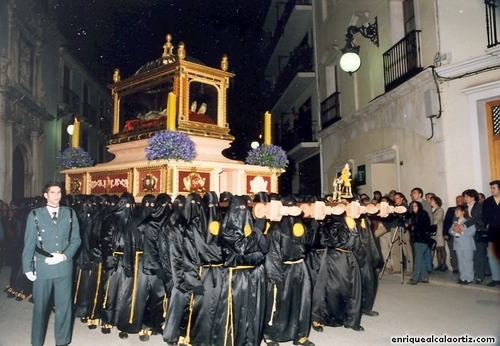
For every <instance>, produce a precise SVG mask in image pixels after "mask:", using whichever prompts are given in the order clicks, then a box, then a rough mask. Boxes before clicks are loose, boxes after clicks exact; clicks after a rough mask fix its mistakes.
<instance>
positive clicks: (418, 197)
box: [411, 187, 435, 272]
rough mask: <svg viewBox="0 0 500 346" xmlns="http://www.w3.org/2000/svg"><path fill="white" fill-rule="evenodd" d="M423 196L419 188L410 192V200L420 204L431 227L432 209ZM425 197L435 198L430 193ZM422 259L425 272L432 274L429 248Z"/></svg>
mask: <svg viewBox="0 0 500 346" xmlns="http://www.w3.org/2000/svg"><path fill="white" fill-rule="evenodd" d="M423 196H424V192H423V191H422V189H421V188H419V187H415V188H413V190H411V200H412V201H416V202H420V204H422V208H424V210H425V211H426V212H427V215H428V216H429V219H430V221H431V225H432V224H433V222H434V221H433V217H434V216H433V214H432V207H431V205H430V204H429V202H427V200H426V199H424V198H423ZM425 196H429V197H428V198H430V197H431V196H435V194H434V193H432V192H428V193H426V194H425ZM424 259H425V265H426V267H427V271H428V272H432V270H433V269H434V268H433V266H432V258H431V248H430V247H427V250H426V252H425V255H424Z"/></svg>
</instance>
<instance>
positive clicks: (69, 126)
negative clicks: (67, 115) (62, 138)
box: [66, 124, 75, 136]
mask: <svg viewBox="0 0 500 346" xmlns="http://www.w3.org/2000/svg"><path fill="white" fill-rule="evenodd" d="M74 130H75V126H74V125H73V124H71V125H68V127H67V128H66V131H68V134H69V135H70V136H73V131H74Z"/></svg>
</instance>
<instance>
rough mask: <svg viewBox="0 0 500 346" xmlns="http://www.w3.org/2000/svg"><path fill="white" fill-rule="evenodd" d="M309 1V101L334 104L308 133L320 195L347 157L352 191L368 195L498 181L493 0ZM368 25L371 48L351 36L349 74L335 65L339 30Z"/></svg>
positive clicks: (449, 198) (447, 197) (499, 96)
mask: <svg viewBox="0 0 500 346" xmlns="http://www.w3.org/2000/svg"><path fill="white" fill-rule="evenodd" d="M497 2H498V1H497ZM497 5H498V4H497ZM313 6H314V11H313V12H314V21H313V22H314V23H313V26H314V30H315V35H314V36H315V37H316V42H315V48H316V54H317V90H318V95H319V96H318V100H319V102H320V105H321V103H322V102H324V100H327V99H328V98H331V96H332V95H334V94H335V95H337V99H338V104H337V106H336V107H337V109H339V110H340V111H339V117H338V118H337V119H336V121H335V122H334V123H333V124H328V123H324V124H325V125H326V126H321V128H320V130H319V131H318V133H317V138H318V140H319V144H320V153H321V154H320V155H321V179H322V184H321V185H322V194H324V195H326V194H329V193H331V192H332V187H333V186H332V181H333V179H334V178H335V177H336V176H337V175H338V173H339V172H340V171H341V169H342V167H343V166H344V165H345V163H349V165H350V167H351V170H352V172H353V178H356V179H357V183H358V191H359V192H361V193H367V194H368V195H370V196H371V194H372V193H373V191H375V190H380V191H382V193H383V194H385V193H388V192H389V191H390V190H392V189H394V190H397V191H401V192H403V193H404V194H405V195H407V196H408V197H409V193H410V190H411V189H412V188H413V187H417V186H418V187H421V188H422V189H423V190H424V193H425V192H434V193H436V195H438V196H440V197H442V199H443V201H444V203H445V204H446V205H450V204H453V203H454V199H455V196H456V195H458V194H460V193H461V192H462V191H463V190H465V189H467V188H474V189H476V190H478V191H479V192H484V193H485V194H486V195H487V196H488V194H489V184H488V183H489V182H490V181H491V180H494V179H500V162H499V161H500V144H499V143H500V115H499V113H500V109H499V108H498V107H499V105H500V82H499V79H500V69H499V68H500V60H499V57H498V51H499V49H498V47H497V43H498V42H496V33H495V32H494V31H495V30H496V27H494V25H493V24H492V23H495V19H496V18H497V14H498V11H496V10H495V7H494V6H495V1H494V0H489V1H486V2H485V1H483V0H454V1H449V0H419V1H413V0H365V1H362V0H360V1H350V0H335V1H331V0H315V1H313ZM375 22H376V23H377V25H378V46H377V45H376V44H373V43H374V42H373V41H372V42H371V40H370V39H367V38H365V37H363V36H364V35H363V34H362V33H359V34H357V35H354V41H353V42H354V44H355V45H357V46H360V51H359V56H360V58H361V61H362V63H361V66H360V68H359V70H357V71H356V72H354V73H352V74H348V73H346V72H344V71H342V70H341V68H340V65H339V61H340V58H341V57H342V54H343V53H342V49H343V48H344V46H345V42H346V41H345V40H346V31H347V28H348V27H350V26H354V27H357V28H359V27H361V26H365V27H367V26H368V24H374V23H375ZM466 23H467V24H466ZM487 23H488V24H487ZM318 109H321V107H318ZM322 116H323V118H324V115H323V114H321V115H320V117H322Z"/></svg>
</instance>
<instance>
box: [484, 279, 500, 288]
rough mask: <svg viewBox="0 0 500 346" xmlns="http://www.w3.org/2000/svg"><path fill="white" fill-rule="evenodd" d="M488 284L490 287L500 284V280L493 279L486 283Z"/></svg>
mask: <svg viewBox="0 0 500 346" xmlns="http://www.w3.org/2000/svg"><path fill="white" fill-rule="evenodd" d="M486 286H488V287H496V286H500V281H496V280H493V281H491V282H490V283H488V284H486Z"/></svg>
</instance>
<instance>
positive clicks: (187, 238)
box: [163, 193, 203, 343]
mask: <svg viewBox="0 0 500 346" xmlns="http://www.w3.org/2000/svg"><path fill="white" fill-rule="evenodd" d="M201 218H202V211H201V197H200V196H199V195H198V194H195V193H191V194H189V195H188V197H187V198H185V199H184V198H183V197H182V196H178V197H177V198H176V201H174V212H173V213H172V217H171V218H170V220H169V223H171V225H170V226H169V227H171V229H170V230H169V234H170V236H169V250H170V265H171V268H172V279H173V282H174V287H173V288H172V293H171V296H170V299H169V301H168V308H167V316H166V319H165V328H164V329H163V340H164V341H166V342H169V343H177V342H178V341H179V338H180V337H181V336H185V335H186V334H188V333H189V331H186V329H185V327H186V326H187V325H188V323H189V321H188V319H189V317H190V316H191V315H192V313H191V311H192V306H193V304H194V299H195V296H198V295H203V285H202V284H201V280H200V277H199V274H198V269H199V267H200V261H199V258H198V251H197V250H196V246H195V241H194V234H195V232H196V230H197V229H199V228H200V227H201Z"/></svg>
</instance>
